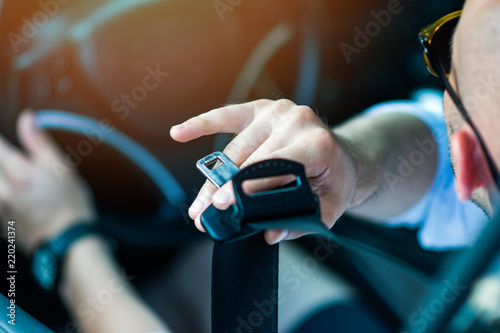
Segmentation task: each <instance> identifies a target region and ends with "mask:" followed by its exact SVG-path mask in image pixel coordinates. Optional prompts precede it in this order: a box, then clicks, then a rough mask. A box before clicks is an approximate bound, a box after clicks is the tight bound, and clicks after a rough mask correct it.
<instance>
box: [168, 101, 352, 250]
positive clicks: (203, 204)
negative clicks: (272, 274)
mask: <svg viewBox="0 0 500 333" xmlns="http://www.w3.org/2000/svg"><path fill="white" fill-rule="evenodd" d="M215 133H235V134H238V135H237V136H236V137H235V138H234V139H233V140H232V141H231V142H230V143H229V144H228V145H227V147H226V148H225V149H224V154H226V155H227V156H228V157H229V159H231V160H232V161H233V162H234V163H235V164H236V165H237V166H238V167H240V168H243V167H245V166H247V165H250V164H253V163H256V162H259V161H262V160H267V159H272V158H284V159H289V160H294V161H297V162H300V163H302V164H304V166H305V169H306V175H307V177H308V181H309V184H310V186H311V188H312V190H313V191H314V192H315V193H316V194H318V195H319V198H320V208H321V218H322V220H323V222H324V223H325V224H326V226H327V227H328V228H331V227H332V226H333V224H334V223H335V222H336V221H337V219H338V218H339V217H340V215H342V214H343V213H344V211H345V210H346V209H347V208H349V207H351V206H352V204H353V202H352V200H353V197H354V195H355V191H354V189H355V188H356V177H355V170H354V163H353V161H352V159H351V157H350V156H349V155H347V154H346V153H345V152H344V150H343V149H342V148H341V146H340V145H339V144H338V142H337V140H336V138H335V137H334V135H333V133H332V132H331V131H330V129H328V127H327V126H326V125H325V124H323V122H322V121H321V120H320V119H319V118H318V117H317V116H316V114H315V113H314V112H313V111H312V110H311V109H310V108H309V107H307V106H297V105H296V104H294V103H293V102H291V101H289V100H279V101H270V100H258V101H255V102H251V103H245V104H237V105H229V106H226V107H222V108H219V109H215V110H212V111H210V112H207V113H204V114H201V115H199V116H197V117H194V118H191V119H189V120H187V121H186V122H184V123H183V124H181V125H177V126H174V127H173V128H172V129H171V131H170V135H171V136H172V138H173V139H174V140H176V141H179V142H187V141H191V140H194V139H197V138H199V137H201V136H204V135H211V134H215ZM278 185H284V184H280V183H276V181H273V180H267V181H266V180H262V181H259V182H258V184H256V185H255V186H254V188H252V189H249V191H251V192H252V191H258V190H262V189H270V188H274V187H276V186H278ZM212 201H213V204H214V206H215V207H217V208H219V209H226V208H227V207H228V206H229V205H230V204H232V203H234V202H235V197H234V192H233V190H232V186H231V184H230V183H227V184H225V185H224V186H223V187H222V188H221V189H219V190H217V189H216V188H215V186H213V185H212V184H211V183H210V182H208V181H207V182H206V183H205V185H203V187H202V189H201V190H200V192H199V194H198V196H197V198H196V200H195V201H194V202H193V204H192V205H191V207H190V209H189V216H190V217H191V218H192V219H194V220H195V224H196V227H197V228H198V229H199V230H201V231H203V227H202V225H201V223H200V215H201V213H202V212H203V211H204V210H205V209H206V208H207V207H208V206H209V205H210V203H211V202H212ZM303 234H304V233H302V232H296V231H290V232H289V231H288V230H268V231H266V234H265V238H266V241H267V242H268V243H270V244H274V243H277V242H279V241H281V240H283V239H294V238H297V237H300V236H302V235H303Z"/></svg>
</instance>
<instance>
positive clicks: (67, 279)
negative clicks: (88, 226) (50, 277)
mask: <svg viewBox="0 0 500 333" xmlns="http://www.w3.org/2000/svg"><path fill="white" fill-rule="evenodd" d="M111 255H112V251H111V249H110V246H109V242H108V241H107V240H106V239H105V238H104V237H103V236H102V235H87V236H85V237H82V238H81V239H79V240H77V241H75V243H74V244H73V246H71V248H69V249H68V252H67V253H66V256H65V258H64V262H63V264H62V269H61V279H60V282H59V290H58V291H59V294H60V295H61V297H62V298H63V299H68V298H70V297H71V295H72V293H71V291H72V290H75V288H74V287H73V286H74V285H78V284H80V281H81V280H83V282H84V281H85V280H86V273H88V271H89V269H90V270H92V269H93V268H95V266H100V264H99V263H100V262H102V261H106V260H107V258H111Z"/></svg>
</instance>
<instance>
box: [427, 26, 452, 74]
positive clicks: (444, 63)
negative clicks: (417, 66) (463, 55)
mask: <svg viewBox="0 0 500 333" xmlns="http://www.w3.org/2000/svg"><path fill="white" fill-rule="evenodd" d="M457 23H458V17H457V18H454V19H451V20H450V21H448V22H446V23H445V24H443V25H442V26H441V27H440V28H439V29H438V30H437V31H436V32H435V33H434V36H433V37H432V41H431V44H430V45H429V48H430V51H431V52H432V54H434V56H435V57H436V58H437V60H438V62H439V64H440V65H441V67H442V70H443V71H444V73H445V74H450V71H451V41H452V37H453V32H454V31H455V27H456V26H457Z"/></svg>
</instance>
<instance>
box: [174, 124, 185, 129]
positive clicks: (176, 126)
mask: <svg viewBox="0 0 500 333" xmlns="http://www.w3.org/2000/svg"><path fill="white" fill-rule="evenodd" d="M185 127H186V123H182V124H179V125H175V126H172V129H173V130H181V129H183V128H185Z"/></svg>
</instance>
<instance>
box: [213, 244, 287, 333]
mask: <svg viewBox="0 0 500 333" xmlns="http://www.w3.org/2000/svg"><path fill="white" fill-rule="evenodd" d="M277 304H278V245H274V246H269V245H268V244H267V243H266V242H265V241H264V237H262V235H261V234H258V235H254V236H252V237H249V238H245V239H242V240H239V241H237V242H231V243H227V244H217V243H215V244H214V252H213V260H212V332H214V333H215V332H217V333H219V332H221V333H225V332H227V333H232V332H237V333H240V332H241V333H276V332H278V306H277Z"/></svg>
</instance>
